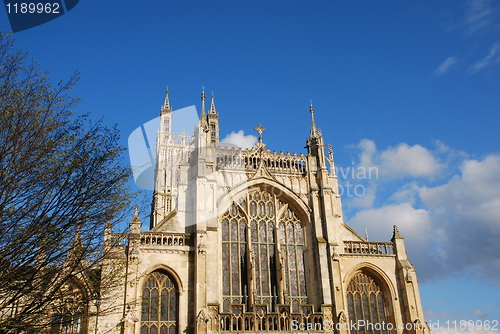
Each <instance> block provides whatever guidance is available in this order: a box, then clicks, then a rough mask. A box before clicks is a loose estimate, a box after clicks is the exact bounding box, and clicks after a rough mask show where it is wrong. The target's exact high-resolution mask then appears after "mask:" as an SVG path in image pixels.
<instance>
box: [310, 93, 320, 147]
mask: <svg viewBox="0 0 500 334" xmlns="http://www.w3.org/2000/svg"><path fill="white" fill-rule="evenodd" d="M310 102H311V104H310V106H309V112H310V113H311V135H310V138H314V137H316V136H317V134H318V131H317V130H316V123H315V122H314V107H313V101H312V100H310Z"/></svg>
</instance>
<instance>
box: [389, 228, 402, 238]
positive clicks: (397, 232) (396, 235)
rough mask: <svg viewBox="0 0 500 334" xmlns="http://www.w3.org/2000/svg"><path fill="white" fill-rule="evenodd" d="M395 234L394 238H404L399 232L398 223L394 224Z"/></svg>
mask: <svg viewBox="0 0 500 334" xmlns="http://www.w3.org/2000/svg"><path fill="white" fill-rule="evenodd" d="M393 229H394V231H393V234H392V239H403V237H402V236H401V234H399V231H398V227H397V226H396V225H394V226H393Z"/></svg>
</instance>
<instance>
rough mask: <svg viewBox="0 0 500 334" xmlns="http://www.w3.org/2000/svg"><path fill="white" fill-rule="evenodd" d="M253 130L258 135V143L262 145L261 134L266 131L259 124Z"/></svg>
mask: <svg viewBox="0 0 500 334" xmlns="http://www.w3.org/2000/svg"><path fill="white" fill-rule="evenodd" d="M254 130H255V131H257V133H258V134H259V143H262V132H264V131H266V128H265V127H263V126H262V125H261V124H259V125H257V127H256V128H255V129H254Z"/></svg>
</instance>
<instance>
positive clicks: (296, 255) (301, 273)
mask: <svg viewBox="0 0 500 334" xmlns="http://www.w3.org/2000/svg"><path fill="white" fill-rule="evenodd" d="M285 206H286V208H284V207H285ZM221 233H222V263H223V287H222V294H223V311H224V312H228V311H229V310H230V305H231V304H244V305H246V306H247V307H249V306H250V298H249V296H252V297H253V303H254V304H265V305H268V309H269V311H274V310H275V308H276V305H277V304H289V305H292V309H293V310H294V311H295V312H298V311H299V310H298V308H299V305H300V304H306V303H307V292H306V278H305V270H304V236H303V228H302V225H301V221H300V219H299V218H298V217H297V215H296V214H295V212H294V211H293V210H292V209H291V208H290V207H289V206H288V204H287V203H285V202H283V201H282V200H281V199H279V198H278V197H277V196H276V195H273V194H270V193H268V192H265V191H261V190H255V191H251V192H249V193H248V194H246V196H243V197H242V198H240V199H239V200H238V201H237V202H236V203H233V204H231V206H230V207H229V209H228V211H227V212H226V213H224V214H223V215H222V217H221ZM247 236H248V239H247ZM280 277H282V278H283V277H284V278H285V279H279V278H280ZM283 280H284V282H282V281H283ZM280 282H281V283H280Z"/></svg>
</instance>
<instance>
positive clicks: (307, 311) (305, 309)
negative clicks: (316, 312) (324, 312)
mask: <svg viewBox="0 0 500 334" xmlns="http://www.w3.org/2000/svg"><path fill="white" fill-rule="evenodd" d="M300 313H302V315H303V316H304V317H306V318H307V317H309V316H310V315H311V314H312V313H313V306H312V305H301V307H300Z"/></svg>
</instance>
